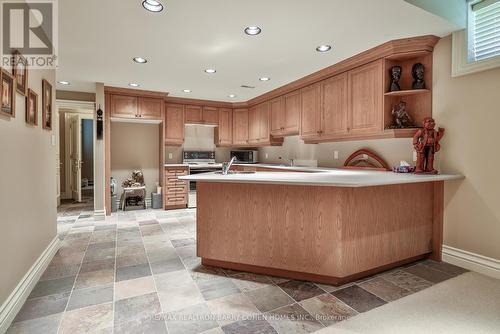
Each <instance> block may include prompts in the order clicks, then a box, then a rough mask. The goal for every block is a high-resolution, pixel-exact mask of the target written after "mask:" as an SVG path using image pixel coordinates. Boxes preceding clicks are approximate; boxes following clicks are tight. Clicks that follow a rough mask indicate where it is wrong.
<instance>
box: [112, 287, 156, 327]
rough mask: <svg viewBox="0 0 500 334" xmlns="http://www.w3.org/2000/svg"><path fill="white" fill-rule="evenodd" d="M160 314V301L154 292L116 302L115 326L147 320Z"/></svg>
mask: <svg viewBox="0 0 500 334" xmlns="http://www.w3.org/2000/svg"><path fill="white" fill-rule="evenodd" d="M160 313H161V307H160V301H159V300H158V295H157V294H156V292H153V293H148V294H146V295H142V296H137V297H132V298H127V299H122V300H117V301H116V302H115V325H116V324H119V323H122V322H128V321H139V320H143V319H147V318H150V317H153V316H154V315H156V314H160Z"/></svg>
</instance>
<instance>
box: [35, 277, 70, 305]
mask: <svg viewBox="0 0 500 334" xmlns="http://www.w3.org/2000/svg"><path fill="white" fill-rule="evenodd" d="M75 278H76V276H68V277H63V278H56V279H52V280H47V281H39V282H38V283H37V284H36V285H35V288H34V289H33V291H31V294H30V295H29V297H28V299H31V298H37V297H44V296H48V295H55V294H59V293H64V292H70V291H71V289H72V288H73V284H74V283H75Z"/></svg>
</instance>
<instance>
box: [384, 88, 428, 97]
mask: <svg viewBox="0 0 500 334" xmlns="http://www.w3.org/2000/svg"><path fill="white" fill-rule="evenodd" d="M430 92H431V90H430V89H407V90H398V91H395V92H387V93H385V94H384V95H385V96H408V95H420V94H428V93H430Z"/></svg>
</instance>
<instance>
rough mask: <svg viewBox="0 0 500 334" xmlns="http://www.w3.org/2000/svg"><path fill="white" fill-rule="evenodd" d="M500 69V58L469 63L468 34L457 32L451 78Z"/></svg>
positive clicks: (452, 56) (452, 43) (452, 42)
mask: <svg viewBox="0 0 500 334" xmlns="http://www.w3.org/2000/svg"><path fill="white" fill-rule="evenodd" d="M495 67H500V56H497V57H493V58H488V59H485V60H479V61H474V62H469V61H468V49H467V32H466V29H463V30H460V31H455V32H454V33H453V34H452V41H451V76H452V77H458V76H461V75H466V74H472V73H476V72H481V71H486V70H490V69H492V68H495Z"/></svg>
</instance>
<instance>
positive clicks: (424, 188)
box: [181, 166, 463, 284]
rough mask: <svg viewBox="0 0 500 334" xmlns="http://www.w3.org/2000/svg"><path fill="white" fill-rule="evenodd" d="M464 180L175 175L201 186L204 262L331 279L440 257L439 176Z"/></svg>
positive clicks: (370, 174) (371, 174)
mask: <svg viewBox="0 0 500 334" xmlns="http://www.w3.org/2000/svg"><path fill="white" fill-rule="evenodd" d="M260 170H266V171H260ZM269 170H272V171H269ZM461 178H463V177H462V176H460V175H444V174H442V175H414V174H406V175H403V174H395V173H392V172H380V171H359V170H344V169H321V168H318V169H314V168H306V169H301V168H293V167H288V168H285V167H272V166H268V167H265V166H261V167H258V168H257V171H256V172H255V173H238V172H236V173H233V174H228V175H221V174H216V173H207V174H199V175H191V176H184V177H181V179H185V180H190V181H196V182H197V183H198V184H197V191H198V193H197V196H198V209H197V231H196V232H197V252H198V256H199V257H201V258H202V262H203V263H204V264H206V265H212V266H218V267H223V268H228V269H235V270H244V271H250V272H255V273H262V274H267V275H276V276H284V277H290V278H294V279H303V280H311V281H316V282H322V283H330V284H342V283H344V282H347V281H351V280H355V279H357V278H360V277H363V276H367V275H370V274H373V273H375V272H378V271H382V270H386V269H389V268H391V267H395V266H398V265H401V264H404V263H408V262H412V261H415V260H417V259H420V258H424V257H427V256H430V257H431V258H432V259H435V260H441V244H442V228H443V226H442V224H443V197H444V194H443V187H444V182H445V181H451V180H458V179H461Z"/></svg>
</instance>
